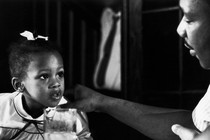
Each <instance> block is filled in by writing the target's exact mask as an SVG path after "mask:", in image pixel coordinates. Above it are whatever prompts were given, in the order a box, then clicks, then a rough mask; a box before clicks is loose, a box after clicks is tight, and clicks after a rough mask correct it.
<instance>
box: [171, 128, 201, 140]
mask: <svg viewBox="0 0 210 140" xmlns="http://www.w3.org/2000/svg"><path fill="white" fill-rule="evenodd" d="M171 129H172V131H173V132H174V133H175V134H176V135H178V136H179V137H180V138H181V139H182V140H191V139H193V138H194V137H195V135H196V134H197V132H196V131H195V130H192V129H188V128H185V127H183V126H181V125H179V124H174V125H173V126H172V127H171Z"/></svg>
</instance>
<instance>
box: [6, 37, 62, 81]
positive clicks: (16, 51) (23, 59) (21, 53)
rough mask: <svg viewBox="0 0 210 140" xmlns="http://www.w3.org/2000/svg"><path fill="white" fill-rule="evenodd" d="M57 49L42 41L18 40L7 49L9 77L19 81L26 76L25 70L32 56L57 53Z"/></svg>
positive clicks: (53, 45)
mask: <svg viewBox="0 0 210 140" xmlns="http://www.w3.org/2000/svg"><path fill="white" fill-rule="evenodd" d="M58 49H59V47H58V46H57V45H55V44H54V43H52V42H50V41H45V40H44V39H36V40H19V41H18V42H17V43H13V44H11V46H10V48H9V68H10V75H11V77H18V78H20V79H22V78H24V77H25V76H26V70H27V68H28V65H29V63H30V62H31V61H32V55H36V54H38V53H45V52H52V53H56V52H57V53H59V52H60V51H59V50H58Z"/></svg>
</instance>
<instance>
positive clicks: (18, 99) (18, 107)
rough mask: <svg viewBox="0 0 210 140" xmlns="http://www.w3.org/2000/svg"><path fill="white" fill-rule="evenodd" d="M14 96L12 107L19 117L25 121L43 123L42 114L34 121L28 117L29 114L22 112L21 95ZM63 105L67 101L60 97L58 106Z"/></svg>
mask: <svg viewBox="0 0 210 140" xmlns="http://www.w3.org/2000/svg"><path fill="white" fill-rule="evenodd" d="M16 94H17V95H16V96H15V98H14V107H15V109H16V111H17V113H18V114H19V115H20V116H21V117H23V118H25V119H28V120H37V121H43V114H42V115H41V116H40V117H38V118H36V119H34V118H33V117H32V116H31V115H29V114H28V113H27V112H26V111H25V110H24V108H23V104H22V96H23V93H16ZM65 103H67V100H66V99H64V97H62V98H61V100H60V102H59V104H58V105H62V104H65Z"/></svg>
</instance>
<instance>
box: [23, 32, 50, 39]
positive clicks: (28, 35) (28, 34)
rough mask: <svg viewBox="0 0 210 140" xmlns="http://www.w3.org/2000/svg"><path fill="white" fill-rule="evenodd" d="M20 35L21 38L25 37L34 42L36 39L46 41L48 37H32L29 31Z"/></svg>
mask: <svg viewBox="0 0 210 140" xmlns="http://www.w3.org/2000/svg"><path fill="white" fill-rule="evenodd" d="M20 35H21V36H23V37H26V38H27V40H36V39H38V38H41V39H44V40H46V41H48V37H45V36H41V35H38V36H37V37H34V35H33V33H31V32H29V31H24V32H22V33H20Z"/></svg>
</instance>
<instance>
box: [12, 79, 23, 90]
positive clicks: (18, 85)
mask: <svg viewBox="0 0 210 140" xmlns="http://www.w3.org/2000/svg"><path fill="white" fill-rule="evenodd" d="M11 82H12V86H13V88H14V89H15V90H20V88H21V81H20V80H19V78H17V77H13V78H12V80H11Z"/></svg>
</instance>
